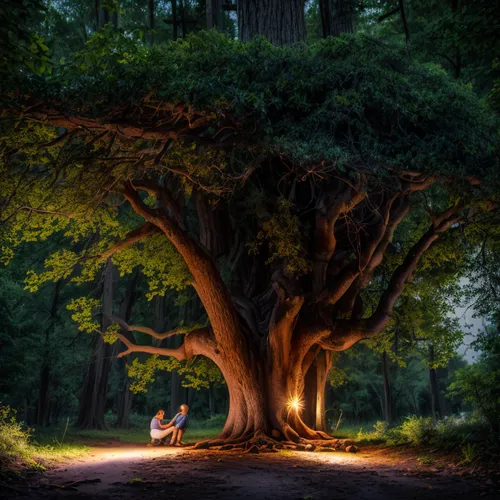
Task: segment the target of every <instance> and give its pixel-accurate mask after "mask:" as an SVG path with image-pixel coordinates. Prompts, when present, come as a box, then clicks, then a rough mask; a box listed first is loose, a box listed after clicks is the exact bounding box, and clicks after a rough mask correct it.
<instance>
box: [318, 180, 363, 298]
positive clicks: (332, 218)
mask: <svg viewBox="0 0 500 500" xmlns="http://www.w3.org/2000/svg"><path fill="white" fill-rule="evenodd" d="M365 196H366V193H364V192H363V191H361V189H359V188H354V187H351V186H345V185H344V186H343V187H342V189H341V190H339V191H337V192H336V193H334V194H333V195H332V193H325V194H323V195H322V196H321V198H320V200H319V202H318V206H317V210H316V228H315V231H314V257H313V260H314V278H313V279H314V291H315V293H318V292H319V291H321V290H322V289H323V287H324V284H325V280H326V270H327V267H328V264H329V262H330V260H331V258H332V256H333V254H334V252H335V246H336V243H337V241H336V238H335V232H334V228H335V223H336V222H337V220H338V218H339V217H340V216H341V215H342V214H345V213H347V212H349V211H351V210H352V209H353V208H354V207H355V206H356V205H357V204H358V203H360V202H361V200H363V199H364V198H365ZM332 197H333V200H332Z"/></svg>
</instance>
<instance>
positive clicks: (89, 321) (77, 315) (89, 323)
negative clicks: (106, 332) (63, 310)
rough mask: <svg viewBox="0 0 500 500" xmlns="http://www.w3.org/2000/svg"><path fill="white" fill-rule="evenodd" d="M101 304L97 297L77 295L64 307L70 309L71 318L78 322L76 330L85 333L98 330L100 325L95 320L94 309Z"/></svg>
mask: <svg viewBox="0 0 500 500" xmlns="http://www.w3.org/2000/svg"><path fill="white" fill-rule="evenodd" d="M100 305H101V301H100V300H99V299H92V298H88V297H78V298H77V299H73V300H72V301H71V302H70V303H69V304H68V305H67V306H66V307H67V309H68V311H72V312H73V314H72V315H71V319H72V320H73V321H74V322H75V323H77V324H78V330H80V331H81V332H85V333H94V332H99V331H100V325H99V323H98V322H96V321H95V311H96V309H98V308H99V307H100Z"/></svg>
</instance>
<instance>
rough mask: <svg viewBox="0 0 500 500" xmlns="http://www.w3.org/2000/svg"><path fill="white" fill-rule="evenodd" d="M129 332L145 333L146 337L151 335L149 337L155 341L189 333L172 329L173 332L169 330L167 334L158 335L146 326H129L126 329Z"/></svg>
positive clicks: (186, 329)
mask: <svg viewBox="0 0 500 500" xmlns="http://www.w3.org/2000/svg"><path fill="white" fill-rule="evenodd" d="M128 329H129V331H132V332H141V333H146V334H147V335H151V337H154V338H155V339H158V340H164V339H168V338H170V337H173V336H174V335H184V334H186V333H189V332H190V330H189V329H188V328H174V329H173V330H170V331H168V332H164V333H158V332H156V331H155V330H153V329H152V328H149V327H147V326H139V325H130V326H129V327H128Z"/></svg>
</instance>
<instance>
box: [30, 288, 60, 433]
mask: <svg viewBox="0 0 500 500" xmlns="http://www.w3.org/2000/svg"><path fill="white" fill-rule="evenodd" d="M62 283H63V282H62V280H59V281H57V282H56V283H55V285H54V292H53V295H52V303H51V306H50V313H49V314H50V316H49V324H48V325H47V328H46V329H45V338H44V342H45V345H44V350H45V354H44V360H43V362H42V367H41V369H40V388H39V393H38V404H37V415H36V425H39V426H42V427H46V426H47V425H49V415H50V383H51V377H50V375H51V348H50V336H51V334H52V333H53V332H54V328H55V324H56V320H57V306H58V304H59V295H60V292H61V286H62Z"/></svg>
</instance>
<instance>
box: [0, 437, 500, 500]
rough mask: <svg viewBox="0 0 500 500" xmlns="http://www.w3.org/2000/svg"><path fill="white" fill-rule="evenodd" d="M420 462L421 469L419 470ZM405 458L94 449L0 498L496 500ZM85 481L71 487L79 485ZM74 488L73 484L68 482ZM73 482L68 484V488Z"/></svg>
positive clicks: (498, 483) (484, 482)
mask: <svg viewBox="0 0 500 500" xmlns="http://www.w3.org/2000/svg"><path fill="white" fill-rule="evenodd" d="M422 462H425V463H427V465H424V464H422ZM429 462H430V460H429V459H428V458H426V457H423V458H422V457H420V459H419V457H418V456H417V455H415V454H413V455H412V454H411V453H409V452H408V451H402V450H387V449H385V450H383V449H378V448H376V447H365V448H361V449H360V452H359V453H356V454H353V453H346V452H341V451H336V452H334V451H330V452H299V451H286V452H283V451H280V452H276V453H259V454H248V453H247V454H245V453H242V452H241V451H228V452H221V451H209V450H191V449H189V448H184V449H176V448H168V447H159V448H147V447H145V446H143V445H126V444H122V445H113V446H107V447H93V448H91V451H90V453H89V454H88V455H86V456H84V457H82V458H81V459H79V460H78V461H75V462H74V463H71V464H67V465H65V466H61V467H57V468H55V469H53V470H50V471H48V472H46V473H45V474H43V475H42V476H41V477H39V478H38V479H37V480H35V481H32V482H31V484H30V486H29V487H28V486H27V485H25V486H22V487H16V490H17V491H16V490H13V489H12V490H7V491H4V492H2V491H0V497H2V498H27V499H34V498H44V499H52V498H54V499H65V498H66V499H72V498H82V499H91V498H92V499H104V498H106V499H108V498H111V499H113V498H114V499H123V500H126V499H138V498H141V499H146V498H147V499H156V498H158V499H160V498H161V499H188V500H190V499H205V498H206V499H211V498H214V499H215V498H217V499H244V498H247V499H263V500H264V499H270V500H279V499H297V500H300V499H303V500H319V499H329V500H341V499H367V500H382V499H398V500H400V499H401V500H410V499H439V500H446V499H461V498H463V499H467V500H469V499H474V498H486V499H493V498H495V499H496V498H498V499H500V476H498V475H494V474H492V475H487V476H486V477H485V476H483V477H478V476H475V475H471V474H469V473H468V472H466V471H465V472H464V470H463V469H456V468H454V467H453V466H451V465H446V464H443V462H440V463H439V464H436V462H433V464H432V465H429ZM82 480H83V481H92V482H89V483H78V481H82ZM75 482H77V483H75ZM71 483H75V484H73V485H72V484H71Z"/></svg>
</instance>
